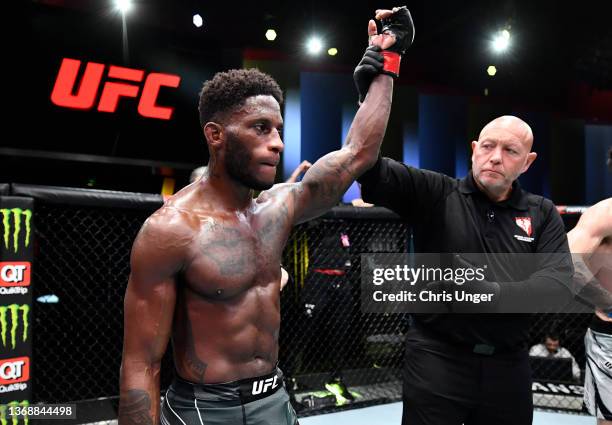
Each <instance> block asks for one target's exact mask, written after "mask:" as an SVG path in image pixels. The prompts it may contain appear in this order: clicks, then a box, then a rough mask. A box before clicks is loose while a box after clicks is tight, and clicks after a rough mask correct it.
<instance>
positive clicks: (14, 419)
mask: <svg viewBox="0 0 612 425" xmlns="http://www.w3.org/2000/svg"><path fill="white" fill-rule="evenodd" d="M29 405H30V402H29V401H28V400H23V401H11V402H10V403H9V404H0V425H9V419H10V420H11V425H18V424H19V416H13V415H11V416H9V408H11V407H13V408H15V407H28V406H29ZM22 418H23V424H24V425H28V423H29V422H30V420H29V419H28V417H27V416H22Z"/></svg>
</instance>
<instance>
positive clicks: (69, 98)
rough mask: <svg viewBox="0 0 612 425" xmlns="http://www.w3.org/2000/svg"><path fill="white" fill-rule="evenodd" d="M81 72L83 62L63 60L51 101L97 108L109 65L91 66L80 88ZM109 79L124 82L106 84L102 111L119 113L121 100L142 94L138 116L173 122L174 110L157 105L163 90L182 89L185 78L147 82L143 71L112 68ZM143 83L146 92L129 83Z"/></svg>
mask: <svg viewBox="0 0 612 425" xmlns="http://www.w3.org/2000/svg"><path fill="white" fill-rule="evenodd" d="M80 68H81V61H80V60H76V59H69V58H64V59H63V60H62V64H61V65H60V69H59V72H58V74H57V79H56V80H55V85H54V86H53V91H52V92H51V101H52V102H53V103H54V104H55V105H57V106H62V107H66V108H73V109H82V110H89V109H91V108H93V106H94V103H95V100H96V96H97V94H98V89H99V87H100V83H101V81H102V75H103V74H104V70H105V68H106V65H104V64H101V63H95V62H89V63H88V64H87V65H86V67H85V72H84V74H83V76H82V77H81V82H80V85H79V84H77V76H78V74H79V69H80ZM107 77H108V78H112V79H116V80H120V81H123V82H118V81H105V82H104V84H103V86H102V94H101V95H100V100H99V101H98V111H100V112H115V111H116V110H117V105H118V104H119V100H120V98H121V97H132V98H138V97H139V94H140V100H139V101H138V113H139V114H140V115H142V116H143V117H147V118H157V119H161V120H169V119H170V118H171V117H172V113H173V112H174V108H171V107H164V106H159V105H157V104H156V101H157V97H158V95H159V90H160V88H161V87H171V88H176V87H178V86H179V83H180V82H181V77H179V76H178V75H172V74H162V73H158V72H152V73H150V74H149V75H147V78H146V79H145V71H143V70H139V69H132V68H125V67H121V66H115V65H110V66H109V67H108V72H107ZM143 80H144V85H143V87H142V91H140V86H139V84H129V83H126V82H132V83H141V82H142V81H143ZM75 86H78V89H77V91H76V93H74V90H75Z"/></svg>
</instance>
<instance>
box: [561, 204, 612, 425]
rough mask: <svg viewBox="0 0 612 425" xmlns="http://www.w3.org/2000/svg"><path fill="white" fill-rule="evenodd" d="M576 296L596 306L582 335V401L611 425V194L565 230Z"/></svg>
mask: <svg viewBox="0 0 612 425" xmlns="http://www.w3.org/2000/svg"><path fill="white" fill-rule="evenodd" d="M567 240H568V242H569V246H570V250H571V252H572V254H573V255H572V257H573V258H574V268H575V270H576V274H575V276H576V277H577V279H576V280H577V281H578V284H579V285H581V286H582V290H581V291H580V293H579V294H578V297H579V298H581V299H582V300H583V301H586V302H588V303H589V304H591V305H593V306H595V307H596V310H595V316H593V320H592V321H591V325H590V327H589V329H588V330H587V334H586V336H585V338H584V343H585V348H586V354H587V363H586V377H585V382H584V404H585V405H586V407H587V409H588V410H589V412H590V413H591V414H592V415H593V416H596V417H597V423H598V425H603V424H606V425H612V198H608V199H605V200H603V201H601V202H598V203H597V204H595V205H593V206H592V207H590V208H589V209H587V210H586V211H585V212H584V213H583V214H582V216H581V217H580V220H579V221H578V224H576V227H574V228H573V229H572V230H571V231H570V232H569V233H568V234H567Z"/></svg>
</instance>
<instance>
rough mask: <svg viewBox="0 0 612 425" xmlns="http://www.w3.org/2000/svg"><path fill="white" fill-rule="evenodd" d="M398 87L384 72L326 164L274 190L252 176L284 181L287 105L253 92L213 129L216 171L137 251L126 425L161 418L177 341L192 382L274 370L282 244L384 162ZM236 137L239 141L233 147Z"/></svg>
mask: <svg viewBox="0 0 612 425" xmlns="http://www.w3.org/2000/svg"><path fill="white" fill-rule="evenodd" d="M370 28H371V26H370ZM374 31H375V28H374ZM370 35H372V34H371V33H370ZM381 39H382V40H383V41H384V40H387V39H385V38H381ZM392 89H393V80H392V79H391V77H389V76H387V75H379V76H377V77H375V79H374V81H373V82H372V85H371V86H370V89H369V93H368V95H367V97H366V100H365V101H364V102H363V104H362V105H361V107H360V108H359V110H358V112H357V114H356V115H355V118H354V120H353V123H352V125H351V129H350V130H349V134H348V136H347V140H346V143H345V145H344V146H343V147H342V148H341V149H340V150H338V151H335V152H332V153H329V154H327V155H325V156H324V157H322V158H321V159H319V160H318V161H317V162H316V163H315V164H314V165H313V166H312V167H311V168H310V169H309V170H308V171H307V172H306V174H305V176H304V178H303V180H302V181H301V182H299V183H292V184H287V183H284V184H279V185H275V186H273V187H272V188H271V189H269V190H266V191H264V192H262V193H261V194H260V195H259V197H258V198H257V199H253V190H252V188H253V187H254V186H249V185H247V184H245V183H244V181H246V180H249V179H251V180H252V181H253V182H254V183H253V184H254V185H255V184H257V185H259V184H261V185H266V184H267V185H268V187H270V186H271V185H272V183H273V181H274V176H275V173H276V165H277V164H278V161H279V160H280V153H281V151H282V149H283V144H282V141H281V140H280V127H281V126H282V117H281V113H280V106H279V104H278V103H277V102H276V100H275V99H274V98H273V97H272V96H265V95H258V96H252V97H249V98H247V99H246V101H245V103H244V105H243V106H242V107H240V108H238V109H236V110H234V111H233V112H232V113H231V116H230V117H229V119H228V123H229V124H226V125H224V126H221V125H218V124H215V123H212V124H211V123H207V124H206V125H205V126H204V131H205V134H206V138H207V141H208V145H209V149H211V152H212V153H211V160H210V162H209V170H208V173H207V175H205V176H204V177H202V178H201V179H200V180H198V181H196V182H195V183H193V184H191V185H189V186H187V187H185V188H184V189H183V190H181V191H180V192H178V193H177V194H176V195H174V196H173V197H171V198H170V199H169V200H168V201H167V202H166V204H165V205H164V206H163V207H162V208H161V209H160V210H158V211H157V212H155V213H154V214H153V215H152V216H151V217H149V219H147V221H146V222H145V224H144V225H143V227H142V229H141V231H140V233H139V234H138V236H137V238H136V241H135V242H134V246H133V248H132V255H131V274H130V278H129V281H128V288H127V291H126V296H125V301H124V304H125V317H124V320H125V334H124V351H123V361H122V366H121V395H120V409H119V423H120V425H126V424H141V425H142V424H153V423H159V409H160V403H159V397H160V393H159V374H160V365H161V359H162V356H163V354H164V352H165V350H166V347H167V345H168V341H169V340H170V339H171V340H172V343H173V344H172V346H173V353H174V362H175V365H176V371H177V373H178V375H179V376H180V377H182V378H183V379H186V380H188V381H191V382H196V383H221V382H228V381H234V380H239V379H245V378H250V377H254V376H260V375H263V374H266V373H269V372H271V371H272V370H273V369H274V368H275V366H276V362H277V359H278V333H279V326H280V303H279V295H280V291H279V289H280V281H281V270H280V267H279V264H280V261H281V254H282V250H283V247H284V246H285V243H286V241H287V238H288V237H289V234H290V231H291V228H292V227H293V226H294V225H295V224H297V223H300V222H304V221H307V220H309V219H312V218H314V217H317V216H319V215H321V214H322V213H324V212H325V211H327V210H328V209H330V208H331V207H333V206H334V205H336V204H337V203H338V201H339V200H340V199H341V196H342V194H343V193H344V192H345V191H346V190H347V189H348V187H349V186H350V185H351V183H352V182H353V181H354V180H355V179H356V178H357V177H358V176H359V175H360V174H362V173H363V172H365V171H366V170H367V169H368V168H370V167H371V166H372V165H373V164H374V163H375V162H376V159H377V157H378V151H379V148H380V144H381V142H382V139H383V135H384V133H385V128H386V125H387V120H388V117H389V112H390V108H391V95H392ZM228 140H232V141H233V143H238V144H234V145H232V146H233V148H232V150H231V152H230V149H229V147H228V146H230V145H231V144H229V143H228ZM230 157H231V158H233V159H232V161H233V163H232V164H230V165H232V166H233V167H234V168H232V170H233V171H231V172H230V171H228V170H229V169H230V168H231V167H230V166H229V165H228V162H229V161H230V159H229V158H230ZM226 160H227V161H226ZM236 162H239V163H240V167H236ZM232 173H233V174H232ZM237 174H240V179H238V178H236V177H235V176H236V175H237ZM232 176H234V177H232ZM253 179H254V180H253Z"/></svg>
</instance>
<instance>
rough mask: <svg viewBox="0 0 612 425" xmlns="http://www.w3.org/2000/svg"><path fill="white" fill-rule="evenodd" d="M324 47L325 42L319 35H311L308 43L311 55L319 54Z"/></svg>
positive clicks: (307, 47) (307, 46)
mask: <svg viewBox="0 0 612 425" xmlns="http://www.w3.org/2000/svg"><path fill="white" fill-rule="evenodd" d="M322 48H323V42H322V41H321V39H320V38H319V37H317V36H313V37H310V39H309V40H308V42H307V43H306V49H307V50H308V53H310V54H311V55H318V54H319V53H320V52H321V49H322Z"/></svg>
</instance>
